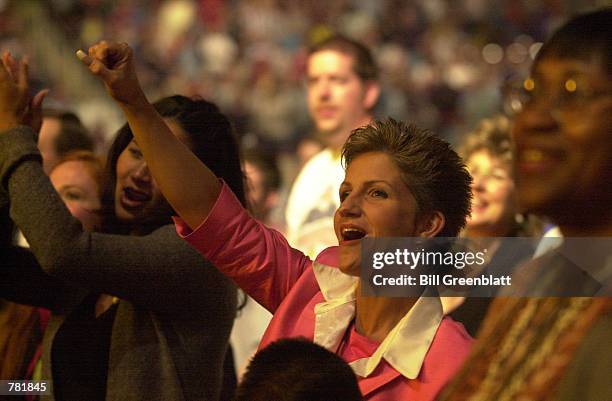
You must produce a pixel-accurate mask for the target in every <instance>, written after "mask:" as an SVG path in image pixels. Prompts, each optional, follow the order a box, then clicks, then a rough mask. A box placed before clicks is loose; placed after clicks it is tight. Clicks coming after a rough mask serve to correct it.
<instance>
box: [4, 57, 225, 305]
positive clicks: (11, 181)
mask: <svg viewBox="0 0 612 401" xmlns="http://www.w3.org/2000/svg"><path fill="white" fill-rule="evenodd" d="M18 68H19V71H21V73H22V74H23V78H16V76H15V74H13V73H9V70H8V69H7V67H6V66H4V65H0V129H2V130H0V192H2V193H3V196H4V197H5V198H6V199H8V201H9V203H10V216H11V218H12V220H13V221H14V222H15V224H16V225H17V226H18V227H19V228H20V229H21V230H22V232H23V233H24V235H25V237H26V239H27V240H28V242H29V243H30V246H31V248H30V249H31V250H32V252H33V254H34V255H35V257H36V260H37V261H38V263H40V266H41V267H42V269H43V270H44V271H45V272H46V273H48V274H50V275H52V276H54V277H55V278H56V279H59V280H61V282H66V283H70V284H71V285H74V286H75V287H80V288H84V289H87V290H90V291H94V292H99V293H105V294H110V295H115V296H117V297H119V298H122V299H126V300H130V301H132V302H133V303H135V304H138V305H141V306H146V307H148V308H151V309H158V310H168V309H171V308H174V311H178V312H180V311H182V310H186V309H191V308H195V309H198V308H199V307H200V306H202V305H206V304H208V303H209V302H211V300H214V299H215V298H217V299H233V298H234V297H233V295H232V294H233V289H232V288H231V286H229V285H228V282H227V279H225V278H224V277H222V276H221V274H220V273H219V272H218V271H217V270H216V269H214V268H213V266H211V265H210V263H209V262H208V261H206V260H204V259H203V258H202V257H201V256H200V255H199V254H198V253H197V252H196V251H194V250H193V249H192V248H191V247H190V246H189V245H188V244H186V243H185V242H184V241H182V240H180V239H179V238H178V236H177V235H176V233H175V231H174V227H173V226H172V225H167V226H165V227H162V228H160V229H158V230H156V231H154V232H153V233H151V234H149V235H146V236H142V237H136V236H124V235H110V234H101V233H90V232H87V231H84V230H83V227H82V225H81V223H80V222H79V221H78V220H77V219H76V218H74V217H73V216H72V215H71V214H70V212H69V211H68V209H67V208H66V206H65V205H64V202H63V201H62V200H61V199H60V197H59V195H58V194H57V192H56V191H55V189H54V188H53V186H52V184H51V182H50V181H49V178H48V177H47V176H46V175H45V174H44V172H43V170H42V165H41V157H40V153H39V151H38V148H37V146H36V140H35V134H34V132H33V130H32V129H31V127H27V126H24V125H23V124H24V122H26V120H25V115H26V114H27V113H28V110H27V109H28V108H30V107H33V108H35V107H38V106H40V105H38V106H37V105H36V104H33V102H32V101H31V100H30V99H29V97H28V95H27V93H28V87H27V70H26V68H25V67H24V64H23V63H20V64H19V66H18ZM24 109H26V110H24ZM19 124H22V125H19ZM5 256H7V255H5V254H4V253H2V254H1V255H0V257H1V259H0V269H2V268H4V267H5V266H6V265H5V263H4V262H5V261H6V260H8V259H5V258H4V257H5ZM16 256H19V255H16ZM19 265H20V262H19V263H17V264H12V265H11V266H8V267H11V269H10V270H9V269H8V267H7V269H6V270H4V271H3V272H2V274H6V275H5V276H2V274H0V280H2V279H3V277H15V278H16V277H17V275H18V274H21V273H24V274H25V273H27V271H26V270H21V271H19V270H17V269H18V268H19ZM28 271H32V273H31V274H30V276H31V277H34V276H33V274H34V273H33V272H34V270H33V269H30V270H28ZM13 273H14V274H13ZM8 274H10V276H8ZM25 276H26V277H27V276H28V274H25ZM6 282H7V281H6V280H5V283H6ZM0 287H1V286H0ZM11 288H12V287H11ZM11 288H9V289H11ZM7 291H8V290H7ZM221 293H223V294H221ZM215 295H219V296H217V297H215ZM169 299H172V300H173V301H175V302H168V300H169ZM226 304H228V303H226ZM228 305H229V304H228Z"/></svg>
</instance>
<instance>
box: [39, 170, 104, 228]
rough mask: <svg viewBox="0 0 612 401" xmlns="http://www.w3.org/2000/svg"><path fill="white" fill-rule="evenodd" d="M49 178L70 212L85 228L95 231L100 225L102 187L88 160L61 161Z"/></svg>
mask: <svg viewBox="0 0 612 401" xmlns="http://www.w3.org/2000/svg"><path fill="white" fill-rule="evenodd" d="M49 178H50V179H51V183H52V184H53V186H54V187H55V190H56V191H57V192H58V193H59V195H60V197H61V198H62V200H63V201H64V203H65V204H66V206H67V207H68V210H70V213H72V215H73V216H74V217H76V218H77V219H79V220H80V221H81V223H82V224H83V228H84V229H85V230H88V231H93V230H94V229H95V228H97V227H99V226H100V223H101V216H100V214H99V212H100V188H99V187H98V183H97V181H96V179H95V178H94V173H93V171H92V167H91V166H90V165H89V164H88V162H85V161H80V160H70V161H66V162H63V163H60V164H58V165H57V166H56V167H55V168H54V169H53V170H52V171H51V174H50V175H49Z"/></svg>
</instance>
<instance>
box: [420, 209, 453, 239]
mask: <svg viewBox="0 0 612 401" xmlns="http://www.w3.org/2000/svg"><path fill="white" fill-rule="evenodd" d="M445 224H446V218H445V217H444V214H442V212H440V211H438V210H436V211H433V212H431V213H428V214H427V216H425V217H424V218H423V219H421V222H420V224H419V226H418V234H419V237H423V238H433V237H435V236H436V235H438V233H440V231H442V230H443V229H444V225H445Z"/></svg>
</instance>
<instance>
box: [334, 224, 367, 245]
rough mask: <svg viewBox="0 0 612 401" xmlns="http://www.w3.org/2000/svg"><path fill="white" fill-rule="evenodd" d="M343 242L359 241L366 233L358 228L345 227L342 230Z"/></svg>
mask: <svg viewBox="0 0 612 401" xmlns="http://www.w3.org/2000/svg"><path fill="white" fill-rule="evenodd" d="M340 233H341V236H342V241H341V243H344V242H350V241H358V240H360V239H362V238H363V237H365V236H366V232H365V231H364V230H362V229H360V228H357V227H345V228H343V229H342V230H341V232H340Z"/></svg>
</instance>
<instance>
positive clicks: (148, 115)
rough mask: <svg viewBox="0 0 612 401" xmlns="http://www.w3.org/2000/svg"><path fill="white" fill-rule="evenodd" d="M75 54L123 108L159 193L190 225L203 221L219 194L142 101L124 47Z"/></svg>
mask: <svg viewBox="0 0 612 401" xmlns="http://www.w3.org/2000/svg"><path fill="white" fill-rule="evenodd" d="M77 56H78V57H79V58H80V59H81V61H83V63H84V64H85V65H87V66H88V68H89V70H90V71H91V72H92V74H94V75H96V76H98V77H100V78H101V79H102V81H103V82H104V85H105V87H106V90H107V91H108V93H109V94H110V95H111V96H112V97H113V99H115V100H116V101H117V103H118V105H119V106H120V107H121V108H122V109H123V112H124V113H125V116H126V118H127V120H128V123H129V125H130V128H131V130H132V132H133V133H134V137H135V138H136V141H137V142H138V146H139V147H140V149H141V150H142V152H143V154H144V157H145V159H146V161H147V165H148V166H149V169H150V170H151V173H152V174H153V176H154V177H155V180H156V181H157V183H158V185H159V187H160V189H161V191H162V193H163V194H164V196H165V197H166V199H167V200H168V202H170V204H171V205H172V207H173V208H174V210H175V211H176V212H177V213H178V214H179V215H180V216H181V217H182V218H183V220H185V222H186V223H187V224H188V225H189V226H190V227H191V228H195V227H197V226H198V225H199V224H200V223H201V222H202V221H204V220H205V219H206V217H207V216H208V214H209V213H210V210H211V209H212V206H213V205H214V203H215V200H216V199H217V197H218V196H219V192H220V191H221V185H220V183H219V181H218V179H217V177H216V176H215V175H214V174H213V172H212V171H210V170H209V169H208V167H206V165H204V163H202V162H201V161H200V160H199V159H198V158H197V157H196V156H195V155H194V154H193V153H192V152H191V150H190V149H189V148H188V147H187V146H186V145H185V144H183V143H182V142H181V141H180V140H179V139H178V138H177V137H176V136H174V134H173V133H172V131H170V128H168V126H167V125H166V123H165V122H164V120H163V119H162V117H161V116H160V115H159V114H158V113H157V111H156V110H155V109H154V108H153V106H152V105H151V104H150V103H149V102H148V101H147V99H146V97H145V95H144V93H143V91H142V88H141V87H140V83H139V82H138V78H137V77H136V74H135V71H134V64H133V56H132V49H130V47H129V46H128V45H127V44H125V43H121V44H118V43H107V42H105V41H102V42H100V43H98V44H96V45H94V46H92V47H90V48H89V54H85V53H84V52H82V51H79V52H77Z"/></svg>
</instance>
